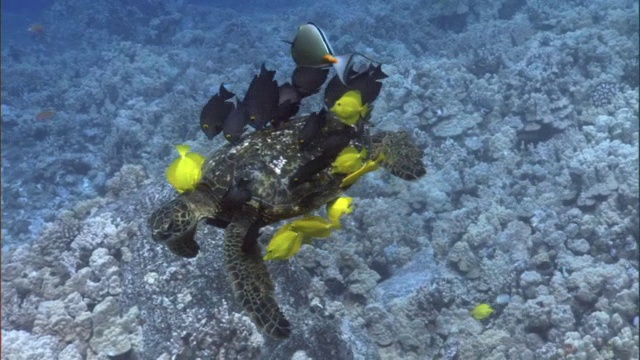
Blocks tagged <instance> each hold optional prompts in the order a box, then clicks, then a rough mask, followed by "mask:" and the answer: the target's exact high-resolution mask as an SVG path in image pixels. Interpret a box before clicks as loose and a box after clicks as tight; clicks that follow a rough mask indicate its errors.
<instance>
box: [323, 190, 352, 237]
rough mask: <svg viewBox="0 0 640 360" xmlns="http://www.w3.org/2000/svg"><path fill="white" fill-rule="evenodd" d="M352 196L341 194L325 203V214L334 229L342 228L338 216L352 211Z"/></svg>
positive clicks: (340, 216)
mask: <svg viewBox="0 0 640 360" xmlns="http://www.w3.org/2000/svg"><path fill="white" fill-rule="evenodd" d="M352 203H353V198H352V197H349V196H343V197H339V198H337V199H335V200H334V201H333V202H330V203H327V216H328V217H329V221H330V222H331V225H332V226H333V228H334V229H340V228H342V225H341V224H340V218H342V216H343V215H344V214H351V212H353V205H352Z"/></svg>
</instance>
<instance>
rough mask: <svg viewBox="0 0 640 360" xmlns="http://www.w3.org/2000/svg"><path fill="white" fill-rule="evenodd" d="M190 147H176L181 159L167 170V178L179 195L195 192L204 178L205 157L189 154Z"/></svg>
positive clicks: (175, 161)
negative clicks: (185, 192) (197, 185)
mask: <svg viewBox="0 0 640 360" xmlns="http://www.w3.org/2000/svg"><path fill="white" fill-rule="evenodd" d="M189 149H190V147H189V145H184V144H182V145H176V150H178V153H179V154H180V157H178V158H177V159H175V160H174V161H173V162H172V163H171V165H169V168H168V169H167V172H166V176H167V180H168V181H169V184H171V185H172V186H173V187H174V188H176V190H178V192H179V193H182V192H184V191H189V190H193V189H194V188H195V187H196V184H197V183H198V182H199V181H200V178H201V177H202V164H204V160H205V158H204V156H202V155H200V154H198V153H194V152H189Z"/></svg>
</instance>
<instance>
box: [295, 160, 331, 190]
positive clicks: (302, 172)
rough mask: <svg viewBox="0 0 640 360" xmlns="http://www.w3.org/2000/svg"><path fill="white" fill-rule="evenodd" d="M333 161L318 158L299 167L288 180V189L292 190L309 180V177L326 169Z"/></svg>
mask: <svg viewBox="0 0 640 360" xmlns="http://www.w3.org/2000/svg"><path fill="white" fill-rule="evenodd" d="M332 162H333V159H332V158H330V157H327V156H322V155H321V156H319V157H317V158H315V159H313V160H311V161H309V162H308V163H306V164H304V165H302V166H300V167H299V168H298V169H297V170H296V172H295V173H293V175H292V176H291V178H290V179H289V188H290V189H293V188H295V187H296V186H299V185H301V184H302V183H305V182H307V181H309V179H311V177H312V176H313V175H315V174H317V173H319V172H321V171H322V170H324V169H326V168H327V167H329V166H331V163H332Z"/></svg>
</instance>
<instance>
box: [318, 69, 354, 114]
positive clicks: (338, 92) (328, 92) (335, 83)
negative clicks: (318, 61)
mask: <svg viewBox="0 0 640 360" xmlns="http://www.w3.org/2000/svg"><path fill="white" fill-rule="evenodd" d="M347 91H349V88H348V87H347V85H345V84H343V83H342V81H340V79H339V78H338V77H337V76H334V77H332V78H331V80H329V83H328V84H327V87H325V88H324V104H325V105H326V106H327V108H328V109H331V108H332V107H333V105H334V104H335V103H336V101H338V99H340V98H341V97H342V95H344V94H345V93H346V92H347Z"/></svg>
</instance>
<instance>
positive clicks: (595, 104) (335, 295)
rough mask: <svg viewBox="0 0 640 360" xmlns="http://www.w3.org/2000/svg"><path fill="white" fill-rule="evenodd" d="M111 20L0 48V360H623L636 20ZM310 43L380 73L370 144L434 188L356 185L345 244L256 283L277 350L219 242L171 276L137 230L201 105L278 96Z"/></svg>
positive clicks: (632, 235) (535, 3)
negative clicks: (416, 166) (410, 161)
mask: <svg viewBox="0 0 640 360" xmlns="http://www.w3.org/2000/svg"><path fill="white" fill-rule="evenodd" d="M116 3H118V4H120V2H110V1H97V2H93V3H91V4H89V3H83V2H81V1H77V0H65V1H57V2H56V5H55V6H53V7H52V8H50V9H48V10H47V11H46V12H45V13H44V14H43V15H42V17H43V18H42V22H43V23H45V24H47V29H49V30H48V32H47V33H46V37H44V38H38V39H26V40H21V41H24V42H25V44H27V45H26V46H18V45H17V43H16V42H14V41H12V40H11V38H10V37H9V36H8V35H7V34H9V35H10V34H11V33H10V32H9V33H6V32H5V30H4V28H3V44H2V46H3V51H2V72H3V78H4V80H8V81H3V83H2V95H3V96H2V128H3V143H2V176H3V179H2V180H3V181H2V195H3V196H2V212H3V213H2V215H3V219H2V220H3V222H2V241H3V254H2V358H3V359H16V360H18V359H20V360H22V359H34V360H35V359H55V358H59V359H167V360H168V359H197V358H202V359H212V358H215V359H296V360H302V359H327V358H332V359H398V358H402V359H425V358H430V359H431V358H433V359H437V358H439V359H496V360H497V359H637V358H638V356H639V354H638V351H639V350H638V343H639V339H638V314H639V295H638V294H639V289H638V283H639V277H638V258H639V252H638V244H639V239H640V231H639V223H638V216H639V214H638V203H639V197H638V189H639V181H638V171H639V169H638V116H639V111H638V78H639V75H638V43H639V41H638V33H639V25H638V22H639V20H638V19H639V17H638V4H637V2H634V1H626V0H619V1H589V2H586V1H577V0H573V1H567V2H565V3H562V4H558V3H557V2H553V1H548V0H546V1H545V0H528V1H523V0H504V1H464V0H459V1H435V2H428V4H421V2H416V1H394V2H392V3H386V2H383V1H372V2H368V3H367V4H366V6H359V7H356V6H355V5H354V6H353V8H354V11H353V12H344V11H341V9H339V8H335V7H334V6H335V5H330V4H325V3H318V2H314V3H310V2H305V3H303V5H299V6H297V7H295V8H288V7H285V6H281V5H282V4H281V2H278V1H276V2H275V3H274V4H273V7H274V9H269V11H266V10H264V8H261V7H260V6H263V5H261V2H259V1H254V3H256V5H255V9H254V11H248V10H247V9H246V8H242V9H240V8H237V9H233V8H225V9H222V8H208V7H198V6H196V5H188V4H183V3H181V2H161V1H132V2H129V3H128V5H127V6H123V5H120V6H116V5H114V4H116ZM347 3H349V4H356V2H349V1H348V2H347ZM149 4H151V5H154V6H150V5H149ZM228 6H230V5H228ZM152 8H153V10H151V9H152ZM260 9H263V10H260ZM336 14H338V15H336ZM4 16H5V14H3V17H4ZM123 16H124V17H127V18H128V19H131V20H132V21H127V22H124V23H123V22H122V20H121V19H122V18H123ZM65 18H73V19H78V23H76V24H75V26H73V27H72V26H69V24H68V23H67V22H65V21H62V20H64V19H65ZM310 19H311V20H314V19H323V20H317V21H316V22H317V23H318V24H319V25H320V26H322V27H323V28H324V29H325V31H326V32H327V33H328V34H331V35H330V40H331V41H332V42H333V45H334V48H336V49H355V50H357V51H359V52H362V53H364V54H366V55H367V56H371V57H373V58H376V59H377V60H380V61H382V62H383V63H384V65H383V66H384V69H385V71H386V72H387V73H388V74H389V75H390V76H389V78H387V79H386V80H385V82H384V87H383V91H382V93H381V96H380V98H379V99H378V100H377V102H376V106H375V110H374V115H373V119H374V122H375V123H376V126H375V128H379V129H384V130H400V129H408V130H410V131H411V133H412V137H413V139H414V141H415V142H416V143H418V144H419V145H420V147H422V148H424V149H425V159H424V161H425V163H426V164H427V168H428V174H427V176H426V177H424V178H423V179H421V180H420V181H418V182H415V183H405V182H402V181H399V180H396V179H394V178H393V177H391V176H390V175H388V174H385V173H384V172H377V173H374V174H371V175H368V176H367V177H366V178H365V179H363V180H361V181H360V183H358V184H357V185H356V186H354V187H353V188H352V189H350V190H349V195H350V196H353V197H354V199H355V208H356V209H355V211H354V213H353V214H351V215H349V216H347V217H345V218H344V224H343V229H342V230H341V231H336V232H335V233H334V235H333V236H332V237H331V238H328V239H319V240H315V241H314V243H313V244H312V246H305V247H304V248H303V249H302V250H301V252H300V253H299V254H298V255H297V256H296V257H294V258H293V259H291V260H289V261H287V262H274V263H272V264H270V268H271V272H272V277H273V279H274V281H275V282H276V286H277V297H278V301H279V302H280V303H281V304H282V305H283V309H284V312H285V313H286V314H287V316H288V317H289V318H290V319H291V321H292V323H293V326H294V329H293V333H292V336H291V338H290V339H289V340H286V341H275V340H272V339H270V338H267V337H264V336H263V335H261V334H260V333H259V332H257V330H256V329H255V327H254V326H253V324H252V323H251V321H250V320H249V319H248V318H247V316H246V315H245V314H244V313H243V312H242V311H241V308H240V306H239V305H238V304H236V303H235V301H234V299H233V298H232V295H231V294H232V291H231V289H230V285H229V284H228V282H227V276H226V273H225V270H224V266H223V264H222V260H221V256H222V254H221V242H222V232H221V231H219V230H217V229H215V228H212V227H211V228H208V227H204V226H202V227H200V230H199V232H198V234H197V240H198V242H199V243H200V244H201V246H202V251H201V255H199V256H198V257H197V258H195V259H193V260H182V259H178V258H176V257H175V256H172V255H171V254H170V253H169V252H168V251H167V250H166V249H164V248H162V247H160V246H157V244H155V243H153V242H152V241H151V238H150V235H149V233H148V229H147V228H146V225H145V222H146V218H147V216H148V214H149V213H150V212H151V211H152V210H153V209H155V208H156V207H157V206H158V205H159V204H160V203H162V202H163V201H166V200H167V199H169V198H170V197H171V196H173V194H172V192H173V190H172V189H171V188H170V186H169V185H168V184H167V183H166V181H165V179H164V175H163V172H164V169H165V168H166V166H167V165H168V164H169V163H170V161H171V160H172V157H173V156H174V154H172V146H173V145H174V144H177V143H183V142H186V143H187V144H189V145H191V146H192V147H193V148H194V149H196V150H197V151H199V152H201V153H205V154H207V153H211V152H212V149H215V148H217V147H218V146H219V145H220V144H222V142H223V140H221V139H215V140H214V141H213V142H211V141H208V140H207V139H206V138H205V137H204V136H203V135H202V134H201V133H200V132H199V129H198V127H197V116H198V113H199V111H200V108H201V106H202V105H203V104H204V103H205V102H206V100H207V99H208V97H209V96H210V95H211V94H212V92H213V91H215V90H216V89H217V87H218V85H219V84H220V83H221V82H225V84H228V86H229V87H230V88H231V89H235V90H240V89H244V88H245V87H246V82H247V81H248V79H250V78H251V76H252V75H253V74H254V73H255V71H257V69H258V68H259V66H260V64H261V63H262V62H263V61H266V62H267V63H268V64H277V66H275V65H272V67H275V68H276V70H277V71H278V74H277V77H278V80H280V81H283V80H285V79H286V78H287V77H288V74H290V73H291V70H292V69H293V64H292V62H291V60H290V59H289V54H288V48H287V47H286V46H282V43H280V42H279V39H281V38H282V39H286V38H290V37H291V36H292V34H293V32H294V29H295V28H296V27H297V26H298V25H299V24H301V23H304V22H306V21H309V20H310ZM327 19H332V20H331V21H329V20H327ZM3 20H4V18H3ZM133 20H137V22H136V21H133ZM142 23H145V24H150V25H149V26H146V27H142V26H141V25H140V24H142ZM256 24H260V25H259V26H256ZM382 24H384V25H382ZM387 24H388V25H387ZM3 26H4V25H3ZM7 39H8V40H7ZM73 40H77V41H73ZM248 53H251V55H250V56H247V54H248ZM97 64H99V65H97ZM316 100H317V101H315V102H314V101H313V99H312V100H311V101H308V102H307V105H305V108H303V109H302V112H305V111H312V110H317V107H318V106H319V105H317V104H319V103H320V99H319V98H317V99H316ZM316 105H317V106H316ZM44 109H55V111H56V115H55V117H54V118H52V119H49V120H44V121H36V120H34V116H35V115H36V114H37V113H38V112H39V111H41V110H44ZM25 159H27V160H25ZM275 229H276V227H267V228H265V229H264V231H263V235H262V237H261V239H260V241H261V242H262V243H263V244H266V243H267V242H268V240H269V238H270V236H271V235H272V234H273V233H274V231H275ZM480 303H486V304H489V305H491V306H492V307H493V309H494V310H495V312H494V313H493V314H491V316H489V317H488V318H486V319H483V320H478V319H475V318H474V317H473V316H471V314H470V311H471V309H473V308H474V307H475V306H476V305H478V304H480Z"/></svg>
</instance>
